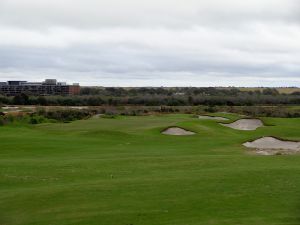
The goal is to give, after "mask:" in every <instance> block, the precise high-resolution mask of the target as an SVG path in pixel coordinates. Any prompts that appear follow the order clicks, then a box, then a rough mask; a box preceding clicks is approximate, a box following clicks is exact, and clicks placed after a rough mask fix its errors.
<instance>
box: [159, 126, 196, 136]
mask: <svg viewBox="0 0 300 225" xmlns="http://www.w3.org/2000/svg"><path fill="white" fill-rule="evenodd" d="M161 133H162V134H166V135H176V136H187V135H194V134H195V133H194V132H192V131H188V130H185V129H183V128H180V127H169V128H167V129H166V130H164V131H163V132H161Z"/></svg>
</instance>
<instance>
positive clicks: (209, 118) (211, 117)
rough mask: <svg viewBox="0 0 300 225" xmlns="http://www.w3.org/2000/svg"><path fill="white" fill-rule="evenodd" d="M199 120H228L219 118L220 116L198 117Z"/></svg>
mask: <svg viewBox="0 0 300 225" xmlns="http://www.w3.org/2000/svg"><path fill="white" fill-rule="evenodd" d="M198 118H199V119H203V120H223V121H225V120H229V119H227V118H225V117H220V116H198Z"/></svg>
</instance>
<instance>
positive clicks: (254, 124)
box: [221, 119, 264, 130]
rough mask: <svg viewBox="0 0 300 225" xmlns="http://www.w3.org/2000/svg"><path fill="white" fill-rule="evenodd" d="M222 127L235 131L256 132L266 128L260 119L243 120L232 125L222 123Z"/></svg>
mask: <svg viewBox="0 0 300 225" xmlns="http://www.w3.org/2000/svg"><path fill="white" fill-rule="evenodd" d="M221 125H223V126H225V127H230V128H232V129H235V130H256V129H257V128H259V127H263V126H264V124H263V122H262V121H261V120H259V119H241V120H237V121H235V122H233V123H230V124H224V123H221Z"/></svg>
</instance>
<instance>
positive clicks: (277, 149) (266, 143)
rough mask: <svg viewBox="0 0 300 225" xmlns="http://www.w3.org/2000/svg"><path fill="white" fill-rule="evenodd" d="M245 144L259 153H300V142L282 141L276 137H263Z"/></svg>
mask: <svg viewBox="0 0 300 225" xmlns="http://www.w3.org/2000/svg"><path fill="white" fill-rule="evenodd" d="M243 145H244V146H245V147H247V148H253V149H255V151H256V153H257V154H259V155H277V154H283V155H288V154H296V153H300V142H295V141H282V140H279V139H277V138H274V137H263V138H260V139H257V140H255V141H252V142H246V143H244V144H243Z"/></svg>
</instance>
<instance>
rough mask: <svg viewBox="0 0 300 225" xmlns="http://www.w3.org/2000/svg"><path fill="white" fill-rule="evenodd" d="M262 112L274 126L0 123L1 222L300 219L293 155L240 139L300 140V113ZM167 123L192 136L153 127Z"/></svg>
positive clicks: (153, 223) (298, 165)
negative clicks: (259, 151)
mask: <svg viewBox="0 0 300 225" xmlns="http://www.w3.org/2000/svg"><path fill="white" fill-rule="evenodd" d="M230 118H231V119H236V118H237V117H236V116H234V115H230ZM264 121H265V122H266V123H267V124H270V125H275V126H270V127H263V128H260V129H258V130H257V131H245V132H241V131H236V130H232V129H230V128H226V127H223V126H220V125H219V124H217V123H216V122H215V121H206V120H199V119H197V118H192V117H191V116H190V115H163V116H139V117H121V116H120V117H117V118H116V119H103V118H100V119H96V118H95V119H90V120H82V121H76V122H73V123H70V124H43V125H36V126H29V127H22V126H17V127H10V126H6V127H0V187H1V188H0V224H1V225H2V224H3V225H15V224H20V225H21V224H22V225H41V224H51V225H67V224H77V225H83V224H86V225H96V224H97V225H99V224H101V225H102V224H103V225H129V224H133V225H139V224H141V225H186V224H189V225H232V224H240V225H252V224H260V225H270V224H271V225H279V224H280V225H282V224H290V225H291V224H294V225H296V224H299V223H300V218H299V215H300V191H299V190H300V189H299V187H300V156H270V157H262V156H253V155H249V154H247V153H246V149H245V148H243V147H242V146H241V144H242V143H243V142H245V141H247V140H249V139H254V138H257V137H260V136H264V135H273V136H279V137H282V138H288V139H293V140H300V135H299V134H300V126H299V125H300V119H273V118H264ZM174 125H178V126H181V127H184V128H186V129H190V130H192V131H195V132H197V135H194V136H188V137H173V136H166V135H161V134H160V131H161V130H162V129H163V128H165V127H167V126H174Z"/></svg>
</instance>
